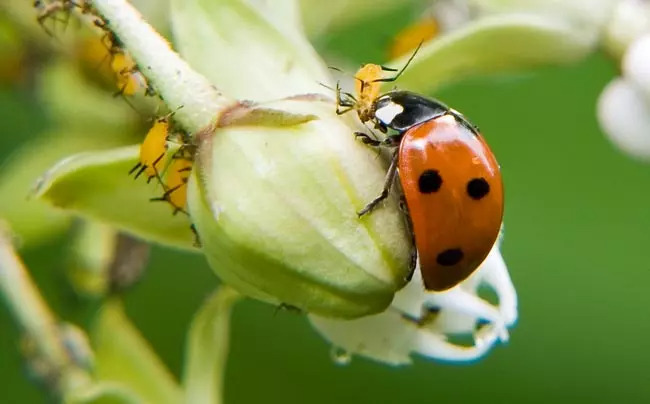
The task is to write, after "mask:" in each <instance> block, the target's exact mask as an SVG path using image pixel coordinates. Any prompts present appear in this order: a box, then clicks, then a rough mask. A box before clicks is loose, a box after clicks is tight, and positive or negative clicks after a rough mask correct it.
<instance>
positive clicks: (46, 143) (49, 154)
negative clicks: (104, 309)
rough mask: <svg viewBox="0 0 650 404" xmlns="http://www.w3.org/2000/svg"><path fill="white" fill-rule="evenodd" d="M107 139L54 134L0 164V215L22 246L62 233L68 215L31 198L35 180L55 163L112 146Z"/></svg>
mask: <svg viewBox="0 0 650 404" xmlns="http://www.w3.org/2000/svg"><path fill="white" fill-rule="evenodd" d="M115 142H116V141H115V140H114V139H110V138H107V137H100V138H94V137H90V136H87V135H83V136H80V135H75V134H71V133H62V132H55V133H52V134H49V135H46V136H42V137H40V138H37V139H34V140H30V141H29V142H26V143H25V144H23V146H21V147H20V149H18V150H16V151H15V152H14V153H13V154H12V155H11V156H10V157H9V159H8V160H7V161H5V162H3V163H2V165H0V212H2V217H3V219H5V220H7V221H8V222H9V224H10V226H11V228H12V229H13V231H14V232H15V233H16V234H17V235H18V236H19V237H20V240H21V245H23V246H26V245H34V244H38V243H40V242H42V241H45V240H47V239H49V238H50V237H53V236H55V235H56V234H58V233H60V232H61V231H63V230H64V229H65V228H66V227H67V225H68V223H69V215H66V214H65V213H64V212H60V211H57V210H56V209H52V207H51V206H48V205H47V204H45V203H43V201H40V200H37V199H35V198H30V196H31V188H32V186H33V184H34V181H35V180H36V179H37V178H38V176H39V175H41V174H42V173H43V171H45V170H46V169H47V168H48V167H50V166H52V164H54V163H55V162H56V161H57V160H59V159H61V158H63V157H64V156H66V155H69V154H71V153H76V152H79V151H82V150H88V149H90V148H95V149H96V148H101V147H106V146H109V145H112V146H114V145H115Z"/></svg>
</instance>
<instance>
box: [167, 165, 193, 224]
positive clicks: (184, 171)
mask: <svg viewBox="0 0 650 404" xmlns="http://www.w3.org/2000/svg"><path fill="white" fill-rule="evenodd" d="M191 171H192V161H191V160H189V159H187V158H185V157H180V158H175V159H173V161H172V163H171V164H170V165H169V171H168V174H167V178H166V179H165V184H166V187H167V192H166V193H167V195H168V200H169V202H170V203H171V204H172V205H173V206H174V213H176V212H178V211H185V205H186V203H187V180H188V178H189V177H190V173H191Z"/></svg>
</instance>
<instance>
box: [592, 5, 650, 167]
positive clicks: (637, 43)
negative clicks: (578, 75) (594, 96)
mask: <svg viewBox="0 0 650 404" xmlns="http://www.w3.org/2000/svg"><path fill="white" fill-rule="evenodd" d="M605 45H606V46H607V50H608V51H609V53H610V54H611V55H612V56H613V57H615V58H620V59H621V77H617V78H615V79H614V80H612V82H611V83H609V84H608V85H607V86H606V87H605V89H604V90H603V92H602V94H601V95H600V98H599V100H598V107H597V111H598V120H599V122H600V125H601V127H602V129H603V131H604V132H605V134H606V135H607V136H608V138H609V139H610V140H611V141H612V143H614V144H615V145H616V146H618V147H619V148H620V149H621V150H622V151H624V152H626V153H627V154H629V155H631V156H633V157H636V158H639V159H644V160H650V2H647V1H641V0H624V1H621V2H620V3H619V4H618V7H617V9H616V11H615V13H614V14H613V18H612V20H611V22H610V23H609V25H608V28H607V30H606V37H605Z"/></svg>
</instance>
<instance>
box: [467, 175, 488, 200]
mask: <svg viewBox="0 0 650 404" xmlns="http://www.w3.org/2000/svg"><path fill="white" fill-rule="evenodd" d="M489 192H490V184H488V182H487V181H486V180H485V178H474V179H473V180H471V181H469V182H468V183H467V195H469V197H470V198H472V199H476V200H479V199H481V198H483V197H484V196H485V195H487V194H488V193H489Z"/></svg>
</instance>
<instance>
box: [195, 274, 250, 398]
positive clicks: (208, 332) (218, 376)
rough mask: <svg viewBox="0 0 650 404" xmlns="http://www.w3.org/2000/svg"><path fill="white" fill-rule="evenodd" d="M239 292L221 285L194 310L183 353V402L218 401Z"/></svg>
mask: <svg viewBox="0 0 650 404" xmlns="http://www.w3.org/2000/svg"><path fill="white" fill-rule="evenodd" d="M240 298H241V295H240V294H239V293H237V292H236V291H235V290H234V289H232V288H230V287H228V286H221V287H219V289H218V290H217V291H216V292H215V293H214V294H213V295H212V296H211V297H210V298H209V299H208V300H207V301H206V302H205V303H204V304H203V306H202V307H201V309H200V310H199V311H198V313H196V316H195V317H194V320H193V321H192V325H191V327H190V331H189V334H188V338H187V340H188V344H187V349H186V352H185V374H184V377H183V379H184V380H183V384H184V386H185V402H186V403H193V404H218V403H221V402H222V400H223V378H224V372H225V370H226V369H225V368H226V360H227V359H228V351H229V339H230V314H231V310H232V306H233V305H234V304H235V303H236V302H237V301H238V300H239V299H240Z"/></svg>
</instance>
